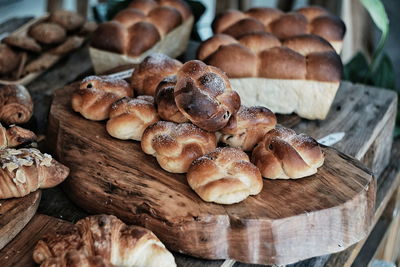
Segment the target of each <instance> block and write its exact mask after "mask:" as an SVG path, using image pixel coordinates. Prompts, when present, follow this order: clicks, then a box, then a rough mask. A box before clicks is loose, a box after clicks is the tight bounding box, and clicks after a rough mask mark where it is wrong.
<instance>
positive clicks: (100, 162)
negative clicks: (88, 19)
mask: <svg viewBox="0 0 400 267" xmlns="http://www.w3.org/2000/svg"><path fill="white" fill-rule="evenodd" d="M76 86H77V84H73V85H71V86H66V87H65V88H63V89H60V90H58V91H56V93H55V96H54V101H53V104H52V107H51V110H50V116H49V135H48V138H50V140H49V142H50V143H49V144H50V147H53V148H54V149H55V153H56V155H57V157H58V158H59V160H60V161H61V162H62V163H64V164H66V165H67V166H68V167H70V169H71V176H70V178H68V179H67V181H66V183H65V191H66V192H67V194H68V195H69V196H70V197H71V198H72V200H74V201H75V202H76V203H77V204H78V205H79V206H81V207H82V208H84V209H86V210H87V211H89V212H91V213H110V214H115V215H117V216H118V217H120V218H121V219H123V220H125V221H126V222H128V223H134V224H140V225H143V226H145V227H147V228H149V229H151V230H152V231H154V233H155V234H156V235H157V236H158V237H159V238H160V239H161V240H162V241H163V242H164V243H165V244H166V245H167V247H168V248H169V249H171V250H174V251H179V252H183V253H186V254H190V255H193V256H197V257H201V258H208V259H224V258H232V259H235V260H238V261H241V262H247V263H263V264H287V263H292V262H296V261H299V260H302V259H305V258H309V257H313V256H317V255H322V254H328V253H332V252H336V251H340V250H343V249H345V248H346V247H348V246H350V245H352V244H354V243H355V242H357V241H359V240H361V239H362V238H364V237H365V236H366V234H367V233H368V231H369V230H370V229H369V228H370V222H371V218H372V214H373V210H374V203H375V179H373V176H372V175H371V173H370V172H369V171H368V170H367V169H366V168H365V167H363V165H362V164H361V163H359V162H358V161H357V160H355V159H353V158H351V157H349V156H346V155H344V154H342V153H340V152H338V151H337V150H335V149H332V148H328V147H324V148H323V150H324V153H325V155H326V162H325V164H324V166H323V167H322V168H321V169H320V171H319V172H318V173H317V174H316V175H314V176H312V177H310V178H306V179H300V180H293V181H283V180H282V181H280V180H279V181H276V180H275V181H271V180H264V189H263V191H262V192H261V193H260V194H259V195H257V196H256V197H250V198H248V199H247V200H245V201H243V202H242V203H239V204H235V205H229V206H223V205H216V204H210V203H205V202H203V201H202V200H201V199H200V198H199V197H198V196H197V195H196V194H195V193H194V192H193V191H192V190H191V189H190V187H189V186H188V185H187V182H186V179H185V176H184V175H177V174H171V173H167V172H165V171H163V170H162V169H161V168H160V167H159V166H158V164H157V162H156V160H155V159H154V158H153V157H151V156H148V155H145V154H144V153H143V152H142V151H141V149H140V144H139V143H138V142H130V141H120V140H116V139H113V138H112V137H110V136H109V135H108V134H107V132H106V130H105V127H104V123H102V122H92V121H88V120H85V119H84V118H83V117H81V116H80V115H79V114H77V113H74V112H73V111H72V109H71V108H70V95H71V93H72V91H73V90H74V89H75V88H76Z"/></svg>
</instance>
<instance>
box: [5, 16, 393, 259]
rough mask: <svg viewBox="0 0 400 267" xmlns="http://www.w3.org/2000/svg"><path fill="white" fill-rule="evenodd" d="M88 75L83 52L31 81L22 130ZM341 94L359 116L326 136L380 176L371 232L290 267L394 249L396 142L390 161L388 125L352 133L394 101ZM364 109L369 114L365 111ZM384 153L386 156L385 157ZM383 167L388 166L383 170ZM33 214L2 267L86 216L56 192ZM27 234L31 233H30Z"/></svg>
mask: <svg viewBox="0 0 400 267" xmlns="http://www.w3.org/2000/svg"><path fill="white" fill-rule="evenodd" d="M24 21H26V19H18V20H16V19H14V20H11V21H8V22H5V23H3V24H2V25H0V34H1V33H2V32H5V31H8V32H10V31H12V28H13V26H15V27H18V26H19V25H20V24H21V23H23V22H24ZM91 72H92V68H91V63H90V59H89V55H88V53H87V48H82V49H80V50H78V51H76V52H75V53H73V54H72V55H70V56H69V57H67V58H66V59H65V60H63V62H59V63H58V64H57V65H56V66H54V67H53V68H52V69H51V70H49V71H48V72H46V73H44V74H43V75H42V76H40V77H39V78H38V79H37V80H35V81H34V82H32V83H31V84H30V85H28V86H27V87H28V89H29V91H30V92H31V94H32V97H33V99H34V101H35V103H36V105H35V109H34V119H33V120H32V121H31V122H30V123H28V125H27V126H29V128H31V129H33V130H34V131H35V132H37V133H38V134H41V135H43V134H44V133H45V130H46V125H47V114H48V109H49V106H50V103H51V98H52V92H53V91H54V90H55V89H57V88H60V87H62V86H63V85H65V84H68V83H70V82H72V81H75V80H77V79H79V78H81V77H84V76H86V75H87V74H89V73H91ZM345 90H356V91H355V92H353V91H352V94H354V95H353V96H352V97H354V98H353V99H340V100H341V101H339V102H338V103H337V104H336V105H335V106H334V107H332V108H333V109H337V110H340V109H346V108H347V106H346V105H340V103H345V102H346V101H357V102H358V103H359V104H358V105H355V107H357V109H359V111H358V112H359V113H362V115H360V116H359V118H358V119H357V120H356V121H354V120H351V119H350V118H349V120H348V123H346V124H341V125H338V126H337V129H332V130H333V131H339V130H342V131H346V136H347V138H350V137H351V138H354V139H356V140H358V143H357V142H356V143H349V142H348V141H347V140H349V139H346V137H345V139H344V140H343V142H340V143H338V144H337V145H336V147H337V148H338V149H339V150H341V151H343V152H345V153H348V154H350V155H352V156H355V157H357V158H358V159H360V160H362V161H363V162H364V163H365V164H366V165H367V166H369V167H370V168H372V169H373V170H374V171H375V173H380V174H381V175H379V179H378V192H377V202H376V212H375V217H374V225H375V227H374V229H373V231H372V233H371V235H370V237H369V238H368V239H367V240H364V241H362V242H360V243H358V244H356V245H353V246H352V247H350V248H348V249H347V250H345V251H342V252H340V253H336V254H332V255H325V256H321V257H316V258H312V259H308V260H305V261H302V262H299V263H296V264H293V265H291V266H350V265H351V264H354V265H355V266H366V263H367V262H369V261H370V260H371V259H372V258H373V256H374V253H371V251H379V250H376V249H375V248H377V245H376V244H380V243H382V242H386V243H388V244H389V245H390V244H395V243H396V242H395V241H396V240H395V239H394V240H393V238H389V237H392V236H395V235H394V234H395V231H396V227H395V226H396V222H398V220H399V219H398V217H399V215H397V217H396V216H394V214H395V212H394V211H395V209H396V208H398V206H399V205H397V206H396V205H394V204H395V203H396V201H397V202H399V197H397V199H396V198H395V196H396V194H395V193H396V192H397V191H398V188H399V184H400V166H399V162H398V159H399V158H400V139H397V140H395V142H394V144H393V148H392V152H391V155H390V154H389V153H387V151H388V150H390V146H391V141H392V139H391V132H390V129H391V127H392V125H389V126H386V127H384V129H386V130H385V131H384V132H375V131H372V132H371V131H370V129H368V128H359V127H357V126H360V125H364V124H368V123H370V124H379V123H391V121H392V120H390V118H387V116H393V114H394V112H389V111H391V110H392V109H394V110H395V108H396V101H395V96H394V94H391V93H390V92H387V91H384V90H377V89H374V88H370V87H364V86H361V85H352V84H350V83H343V84H342V88H341V90H340V92H344V91H345ZM357 90H358V91H357ZM340 92H339V94H338V97H339V98H340V97H342V95H341V93H340ZM360 92H361V93H360ZM368 99H370V100H371V101H372V100H373V102H374V103H380V104H376V105H375V106H373V107H367V105H368V103H369V102H368ZM38 103H40V104H38ZM369 108H372V109H371V110H370V109H369ZM381 109H385V112H384V113H383V114H389V115H385V116H386V117H379V116H375V115H376V113H375V112H378V111H379V110H381ZM347 112H348V115H349V116H350V115H351V114H352V113H354V112H356V110H351V109H350V110H348V111H347ZM332 114H333V115H332V116H334V114H335V113H332ZM332 119H334V118H332ZM363 120H364V124H363ZM323 123H324V122H318V121H316V122H311V123H310V122H308V121H300V120H299V119H298V118H297V117H295V116H293V117H289V118H286V119H285V124H286V125H290V126H293V127H294V128H296V129H297V130H300V131H305V132H308V131H311V133H312V135H313V136H315V135H317V136H315V137H316V138H320V137H322V136H324V135H325V134H327V133H323V132H318V129H319V126H320V125H321V124H323ZM354 136H355V137H354ZM43 143H44V142H42V144H43ZM382 143H385V144H386V145H385V146H381V145H379V144H382ZM43 148H44V147H43ZM377 148H379V149H377ZM384 150H387V151H386V152H385V151H384ZM389 160H390V163H389ZM388 163H389V165H387V164H388ZM384 165H385V166H386V165H387V167H386V168H385V169H384V168H381V167H382V166H384ZM396 190H397V191H396ZM397 195H398V194H397ZM38 211H39V213H40V214H38V215H36V216H35V217H34V219H33V220H32V221H31V222H30V223H29V224H28V226H26V228H25V229H24V230H23V231H22V232H21V233H20V234H19V235H18V236H17V237H16V238H15V239H14V240H13V241H12V242H11V243H9V244H8V245H7V246H6V247H5V248H4V249H3V250H1V251H0V264H2V266H27V265H29V264H31V263H30V261H29V259H30V257H31V249H32V246H33V244H34V243H35V241H36V240H37V239H39V238H40V236H42V234H44V233H47V232H49V231H51V230H55V229H57V228H59V227H62V225H64V224H65V222H64V221H60V220H57V219H55V218H58V219H62V220H66V221H70V222H75V221H77V220H78V219H80V218H82V217H84V216H86V215H87V214H86V213H85V212H84V211H83V210H81V209H80V208H79V207H77V206H76V205H74V204H73V203H72V202H71V201H69V200H68V198H67V197H66V196H65V194H64V193H63V191H62V190H61V188H60V187H56V188H52V189H48V190H44V191H43V194H42V200H41V203H40V206H39V210H38ZM397 214H398V213H397ZM46 215H47V216H46ZM49 216H50V217H49ZM397 224H398V223H397ZM389 225H394V226H393V227H391V229H392V230H393V232H390V233H389V232H388V231H386V229H388V227H387V226H389ZM32 229H35V230H34V231H33V230H32ZM371 239H375V240H371ZM377 240H378V241H377ZM360 252H361V253H360ZM364 252H369V253H364ZM175 256H176V261H177V263H178V265H179V266H233V265H234V266H245V265H244V264H241V263H234V262H232V261H223V260H220V261H205V260H199V259H194V258H192V257H188V256H185V255H182V254H178V253H176V254H175ZM24 259H25V261H24Z"/></svg>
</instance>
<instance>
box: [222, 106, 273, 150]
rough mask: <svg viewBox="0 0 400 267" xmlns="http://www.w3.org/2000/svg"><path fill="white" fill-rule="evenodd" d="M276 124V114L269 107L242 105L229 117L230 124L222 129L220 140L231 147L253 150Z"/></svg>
mask: <svg viewBox="0 0 400 267" xmlns="http://www.w3.org/2000/svg"><path fill="white" fill-rule="evenodd" d="M275 125H276V117H275V114H274V113H273V112H272V111H270V110H269V109H267V108H265V107H259V106H258V107H245V106H241V107H240V109H239V111H238V112H237V113H236V114H233V115H232V117H231V118H230V119H229V122H228V124H227V125H226V126H225V127H224V128H222V129H221V130H220V132H221V134H222V135H221V137H220V141H221V142H222V143H225V144H227V145H229V146H231V147H237V148H241V149H242V150H244V151H251V150H253V148H254V146H255V145H256V144H257V143H258V142H260V141H261V140H262V138H263V137H264V135H265V133H267V132H269V131H270V130H272V129H274V128H275Z"/></svg>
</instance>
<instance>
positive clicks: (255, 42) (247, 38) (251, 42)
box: [238, 32, 282, 54]
mask: <svg viewBox="0 0 400 267" xmlns="http://www.w3.org/2000/svg"><path fill="white" fill-rule="evenodd" d="M238 41H239V42H240V43H241V44H242V45H243V46H245V47H247V48H249V49H250V50H251V51H253V53H255V54H258V53H260V52H261V51H263V50H267V49H270V48H273V47H277V46H281V45H282V44H281V42H280V41H279V39H278V38H276V37H275V36H274V35H272V34H270V33H266V32H263V33H257V34H246V35H244V36H242V38H239V39H238Z"/></svg>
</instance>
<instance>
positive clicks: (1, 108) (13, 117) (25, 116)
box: [0, 85, 33, 124]
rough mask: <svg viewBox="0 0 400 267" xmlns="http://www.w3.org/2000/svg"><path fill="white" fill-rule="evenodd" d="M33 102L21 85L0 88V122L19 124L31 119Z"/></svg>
mask: <svg viewBox="0 0 400 267" xmlns="http://www.w3.org/2000/svg"><path fill="white" fill-rule="evenodd" d="M32 112H33V102H32V98H31V95H30V94H29V92H28V90H26V88H25V87H24V86H22V85H3V86H2V87H0V121H1V122H4V123H6V124H20V123H25V122H27V121H29V119H30V118H31V117H32Z"/></svg>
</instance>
